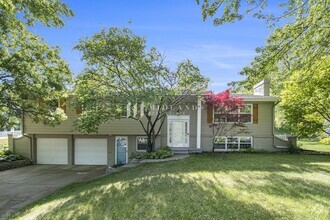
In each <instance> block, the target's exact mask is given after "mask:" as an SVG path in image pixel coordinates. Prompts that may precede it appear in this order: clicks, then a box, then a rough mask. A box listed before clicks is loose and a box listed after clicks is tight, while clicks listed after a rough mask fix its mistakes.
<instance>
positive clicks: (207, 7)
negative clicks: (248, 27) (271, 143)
mask: <svg viewBox="0 0 330 220" xmlns="http://www.w3.org/2000/svg"><path fill="white" fill-rule="evenodd" d="M197 2H198V3H199V1H197ZM267 2H268V1H267V0H258V1H243V0H232V1H211V0H205V1H203V3H202V11H203V19H204V20H205V19H206V18H207V17H208V16H210V17H212V16H216V15H217V16H218V17H217V18H215V19H214V23H215V25H221V24H223V23H226V22H234V21H236V20H240V19H242V18H243V17H244V16H246V15H248V14H253V16H255V17H257V18H261V19H265V20H266V22H267V23H268V24H269V25H270V26H273V27H275V29H274V31H273V32H272V34H271V35H270V36H269V37H268V39H267V42H266V46H264V47H259V48H257V49H256V51H257V53H258V55H257V56H256V57H255V58H254V60H253V61H252V62H251V64H250V65H249V66H247V67H245V68H243V70H242V71H241V73H240V74H241V75H245V76H246V79H244V80H242V81H238V82H232V83H230V85H232V86H234V87H235V88H236V90H242V91H245V92H246V91H251V90H252V88H253V85H255V84H256V83H257V82H259V81H260V80H262V79H264V78H269V79H271V81H272V93H273V95H279V96H281V98H283V100H284V101H285V102H286V103H285V104H284V105H281V106H280V107H279V109H278V110H277V116H276V124H277V126H279V127H282V126H284V127H285V128H290V130H291V131H292V132H294V133H296V134H298V135H300V136H309V135H313V134H319V133H320V132H323V131H325V129H324V128H325V127H326V126H328V125H329V112H328V110H326V109H329V107H328V103H330V101H329V97H330V92H329V86H327V87H328V88H326V87H325V86H326V85H329V77H325V76H326V75H325V74H326V73H329V54H330V49H329V45H330V29H329V23H330V10H329V1H328V0H308V1H302V0H298V1H289V0H287V1H284V3H281V4H279V6H280V7H281V10H279V11H278V13H277V14H278V15H275V14H272V13H265V11H267V10H266V8H267ZM243 5H244V7H243ZM244 8H246V9H247V10H246V11H244V10H243V9H244ZM217 13H219V14H220V15H219V14H217ZM322 72H323V73H322ZM313 74H316V75H318V76H319V80H316V79H315V78H314V77H313V78H314V80H309V78H311V77H312V75H313ZM296 77H299V78H298V80H299V81H300V82H299V83H295V85H293V86H292V87H291V84H292V82H294V80H295V79H296ZM300 78H302V80H300ZM321 79H323V80H324V81H321ZM316 81H317V82H316ZM319 86H321V87H319ZM305 88H308V90H309V91H307V89H305ZM313 88H314V89H315V91H320V90H321V93H317V92H313V91H311V89H313ZM300 89H302V91H300ZM290 97H291V98H290ZM289 99H290V100H291V101H292V102H294V104H290V103H289V102H288V101H286V100H289ZM300 99H302V101H300ZM321 104H322V105H321Z"/></svg>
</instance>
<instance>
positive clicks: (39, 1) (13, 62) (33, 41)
mask: <svg viewBox="0 0 330 220" xmlns="http://www.w3.org/2000/svg"><path fill="white" fill-rule="evenodd" d="M72 15H73V12H72V11H71V10H70V9H69V8H68V7H67V5H66V4H64V3H62V2H60V1H59V0H57V1H47V0H34V1H14V0H8V1H0V36H1V37H0V130H1V129H3V128H5V127H12V126H14V125H16V124H17V122H18V121H19V119H20V117H21V116H22V115H23V114H28V115H30V116H31V117H32V119H33V120H34V121H36V122H38V121H42V122H45V123H50V124H54V123H57V122H58V121H60V120H63V119H64V118H65V114H64V113H63V112H62V111H59V110H54V109H52V108H51V106H50V105H49V104H48V103H49V101H51V100H54V99H59V98H60V97H61V96H62V95H63V91H64V90H65V87H66V85H67V84H68V83H69V82H70V80H71V72H70V70H69V67H68V64H67V63H66V62H65V61H64V60H62V59H61V58H60V55H59V48H57V47H50V46H48V45H47V44H46V43H45V42H44V41H43V40H42V39H40V38H39V37H38V36H37V35H35V34H32V33H31V32H30V30H29V29H28V28H31V27H32V26H34V24H35V22H39V23H41V24H43V25H45V26H48V27H50V26H53V27H62V26H63V25H64V21H63V17H64V16H65V17H69V16H72ZM41 101H42V102H43V104H42V105H41V104H40V102H41Z"/></svg>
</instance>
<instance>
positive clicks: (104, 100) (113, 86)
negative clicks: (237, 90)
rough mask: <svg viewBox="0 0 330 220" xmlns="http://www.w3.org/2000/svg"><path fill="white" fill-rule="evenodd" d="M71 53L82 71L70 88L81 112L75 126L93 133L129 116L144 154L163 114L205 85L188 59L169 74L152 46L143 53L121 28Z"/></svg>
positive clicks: (138, 42)
mask: <svg viewBox="0 0 330 220" xmlns="http://www.w3.org/2000/svg"><path fill="white" fill-rule="evenodd" d="M76 49H78V50H79V51H80V52H81V53H82V59H83V60H84V61H85V62H86V67H85V69H84V71H83V72H82V73H81V74H80V75H79V76H78V79H77V81H76V86H75V105H76V107H82V109H83V111H82V114H81V115H80V117H79V119H78V120H77V121H76V124H75V125H76V126H75V128H76V129H77V130H79V131H81V132H87V133H90V132H97V130H98V127H99V126H100V125H101V124H103V123H105V122H108V121H109V120H111V119H120V118H122V117H129V118H131V119H132V120H136V121H137V122H138V123H140V124H141V126H142V128H143V130H144V132H145V133H146V136H147V137H148V151H153V150H154V147H155V140H156V138H157V136H158V135H159V133H160V130H161V127H162V125H163V123H164V121H165V118H166V114H167V113H168V112H169V111H170V110H171V109H173V108H175V106H177V105H179V104H180V103H182V102H183V101H184V100H185V99H186V98H188V97H189V96H191V95H198V94H200V93H201V92H203V91H204V90H205V88H206V87H207V84H208V79H206V78H205V77H203V76H202V75H201V73H200V71H199V69H198V68H197V67H196V66H194V65H193V64H192V63H191V62H190V61H183V62H181V63H179V64H178V66H177V68H176V70H175V71H170V70H169V68H168V67H167V66H165V65H164V62H163V61H164V59H163V56H162V55H161V54H160V53H159V52H158V51H157V50H156V49H155V48H150V49H147V47H146V41H145V39H144V38H143V37H140V36H137V35H135V34H133V33H132V32H131V31H130V30H129V29H126V28H123V29H120V28H110V29H108V30H102V31H101V32H100V33H96V34H94V35H93V36H92V37H90V38H86V39H83V40H81V41H80V42H79V44H78V45H77V46H76ZM110 123H111V121H110Z"/></svg>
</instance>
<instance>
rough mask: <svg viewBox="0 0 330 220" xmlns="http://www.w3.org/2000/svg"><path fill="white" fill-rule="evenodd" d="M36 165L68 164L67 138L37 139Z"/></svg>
mask: <svg viewBox="0 0 330 220" xmlns="http://www.w3.org/2000/svg"><path fill="white" fill-rule="evenodd" d="M37 163H38V164H68V139H67V138H37Z"/></svg>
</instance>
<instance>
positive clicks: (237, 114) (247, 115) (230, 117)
mask: <svg viewBox="0 0 330 220" xmlns="http://www.w3.org/2000/svg"><path fill="white" fill-rule="evenodd" d="M213 118H214V122H215V123H218V122H242V123H251V122H252V104H246V105H243V106H242V108H241V109H237V110H235V111H233V112H230V113H228V114H221V112H217V111H216V110H215V111H214V117H213Z"/></svg>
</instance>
